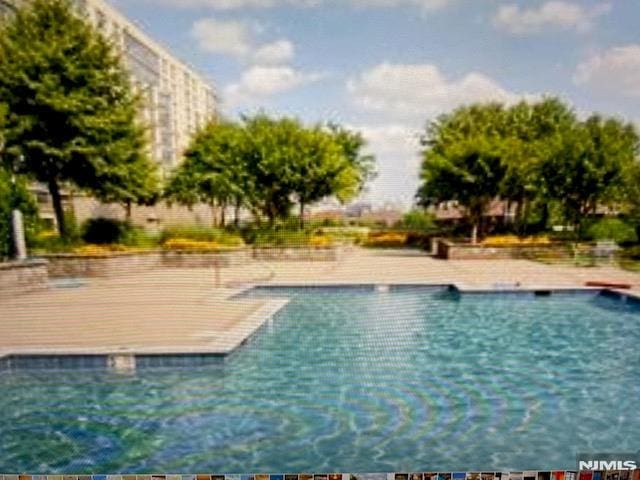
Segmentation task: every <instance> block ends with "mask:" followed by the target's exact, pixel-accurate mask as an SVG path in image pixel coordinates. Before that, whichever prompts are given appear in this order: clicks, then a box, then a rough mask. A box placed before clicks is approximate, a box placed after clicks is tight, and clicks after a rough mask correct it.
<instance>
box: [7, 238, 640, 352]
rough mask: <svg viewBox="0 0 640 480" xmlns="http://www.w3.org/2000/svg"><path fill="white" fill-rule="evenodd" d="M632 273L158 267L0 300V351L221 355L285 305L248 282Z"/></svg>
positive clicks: (473, 266)
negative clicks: (249, 294) (247, 293)
mask: <svg viewBox="0 0 640 480" xmlns="http://www.w3.org/2000/svg"><path fill="white" fill-rule="evenodd" d="M590 280H606V281H617V282H625V283H629V284H631V285H632V286H633V288H632V290H631V291H625V292H624V293H625V294H630V295H633V296H640V274H636V273H632V272H626V271H623V270H620V269H618V268H616V267H612V266H608V267H590V268H578V267H574V266H562V265H543V264H540V263H534V262H529V261H525V260H487V261H484V260H460V261H443V260H436V259H433V258H431V257H429V256H427V255H425V254H422V253H421V252H412V251H368V250H362V249H354V250H352V251H350V252H348V253H347V254H346V255H345V256H344V258H342V259H341V260H340V261H337V262H286V261H282V262H256V263H252V264H249V265H245V266H238V267H232V268H228V269H223V270H222V273H221V281H222V284H221V285H220V286H216V285H215V275H214V273H213V272H212V270H210V269H174V268H166V269H158V270H153V271H149V272H146V273H140V274H135V275H127V276H122V277H114V278H106V279H87V280H86V283H85V284H84V285H80V286H76V287H74V286H73V285H70V286H68V288H50V289H47V290H42V291H38V292H31V293H26V294H23V295H18V296H15V297H13V298H10V299H6V300H0V357H2V356H9V355H123V356H126V355H158V354H207V355H209V354H211V355H225V354H228V353H230V352H232V351H233V350H235V349H236V348H237V347H238V346H239V345H241V344H242V343H243V342H244V341H245V340H246V339H247V338H248V337H249V336H250V335H251V334H252V333H253V332H255V331H256V330H257V329H258V328H260V326H261V325H263V324H264V323H265V322H266V321H267V320H268V319H269V318H272V316H273V315H274V314H275V313H276V312H277V311H278V310H279V309H280V308H282V307H283V306H284V305H285V304H286V299H281V298H273V299H250V298H233V297H235V296H236V295H237V294H239V293H241V292H242V291H243V290H244V289H246V288H248V287H249V286H251V285H256V284H273V285H291V286H293V285H310V284H313V285H340V284H354V283H356V284H382V285H384V284H429V285H456V286H457V287H458V288H459V289H461V290H462V291H485V290H503V289H510V288H513V286H515V285H519V287H515V288H519V289H523V290H535V289H540V290H556V289H576V288H584V285H585V282H587V281H590Z"/></svg>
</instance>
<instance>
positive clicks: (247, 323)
mask: <svg viewBox="0 0 640 480" xmlns="http://www.w3.org/2000/svg"><path fill="white" fill-rule="evenodd" d="M395 287H401V288H412V287H413V288H434V289H437V288H441V289H447V290H450V291H455V292H457V293H460V294H463V295H476V294H534V295H536V294H563V293H565V294H566V293H573V294H577V293H594V294H605V295H609V296H613V297H616V298H619V299H622V300H626V299H633V300H637V301H639V302H640V293H638V292H633V291H630V290H622V289H613V288H606V287H587V286H568V285H526V286H525V285H509V284H505V285H498V284H495V285H493V286H478V285H466V284H462V283H428V282H415V281H413V282H284V283H278V282H256V283H246V284H242V285H238V286H237V287H236V288H235V289H234V292H233V294H231V295H230V296H229V297H228V299H229V300H235V299H238V298H239V297H241V296H243V295H245V294H247V293H248V292H250V291H252V290H255V289H273V290H276V289H287V288H290V289H296V288H308V289H313V288H318V289H322V288H353V289H356V288H367V289H369V288H370V289H372V290H374V291H379V292H386V291H389V290H391V289H393V288H395ZM289 301H290V298H287V297H284V296H282V297H274V298H270V299H265V302H264V304H263V305H262V306H260V307H259V308H258V309H257V310H255V311H254V312H252V313H251V314H249V315H248V316H247V317H246V318H244V319H243V320H242V321H241V322H239V323H238V324H237V325H235V326H234V328H232V329H230V330H228V331H226V332H223V333H222V335H220V334H219V333H218V332H213V331H211V332H203V335H204V336H206V335H207V333H209V334H210V335H211V337H212V339H213V337H214V336H216V337H217V342H216V343H218V345H219V344H220V343H222V344H223V347H222V348H220V347H219V346H218V348H216V349H210V348H207V347H200V346H199V347H186V346H185V347H181V346H176V345H172V346H169V345H167V346H162V347H158V346H156V347H139V348H137V347H136V348H124V349H113V348H112V347H106V348H91V349H88V348H21V349H10V348H8V349H4V350H0V372H2V371H3V368H2V366H3V365H2V363H3V362H7V363H10V362H11V360H12V359H20V358H23V359H28V358H60V359H61V358H103V359H104V360H105V364H111V365H112V366H115V368H116V369H118V363H119V362H120V363H121V364H123V365H124V367H125V369H126V367H127V365H129V363H128V361H127V359H131V358H133V359H134V360H133V362H134V364H135V358H154V357H155V358H161V357H167V358H183V357H199V358H218V359H220V358H222V359H224V358H226V357H229V356H230V355H231V354H233V353H234V352H235V351H236V350H238V349H239V348H240V347H241V346H242V345H244V344H245V343H246V342H248V341H249V339H250V338H251V337H252V336H253V335H254V334H255V333H256V332H257V331H258V330H259V329H260V328H261V327H263V326H264V325H265V324H267V323H268V322H269V321H270V320H272V319H273V317H274V316H275V315H276V314H277V313H278V312H279V311H280V310H282V309H283V308H284V307H286V305H287V304H288V303H289ZM221 337H222V340H221Z"/></svg>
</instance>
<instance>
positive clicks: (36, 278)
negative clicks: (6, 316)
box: [0, 260, 49, 298]
mask: <svg viewBox="0 0 640 480" xmlns="http://www.w3.org/2000/svg"><path fill="white" fill-rule="evenodd" d="M48 284H49V275H48V271H47V262H46V261H44V260H29V261H26V262H8V263H0V298H10V297H12V296H15V295H17V294H20V293H26V292H32V291H34V290H40V289H43V288H47V287H48Z"/></svg>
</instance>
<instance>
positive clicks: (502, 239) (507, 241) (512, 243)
mask: <svg viewBox="0 0 640 480" xmlns="http://www.w3.org/2000/svg"><path fill="white" fill-rule="evenodd" d="M550 243H551V239H550V238H549V237H547V236H544V235H543V236H538V237H518V236H516V235H500V236H492V237H487V238H485V239H484V240H483V241H482V245H484V246H486V247H517V246H519V245H532V246H533V245H549V244H550Z"/></svg>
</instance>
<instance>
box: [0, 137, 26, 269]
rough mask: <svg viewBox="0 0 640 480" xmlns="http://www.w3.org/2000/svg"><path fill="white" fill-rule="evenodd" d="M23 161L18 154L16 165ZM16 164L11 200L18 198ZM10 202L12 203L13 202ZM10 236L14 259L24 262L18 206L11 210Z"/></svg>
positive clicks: (2, 145)
mask: <svg viewBox="0 0 640 480" xmlns="http://www.w3.org/2000/svg"><path fill="white" fill-rule="evenodd" d="M3 151H4V142H3V141H2V140H0V154H2V152H3ZM23 162H24V157H23V156H22V155H20V157H19V158H18V165H19V164H21V163H23ZM18 165H16V164H15V163H12V165H11V189H12V192H11V193H12V196H13V199H12V200H13V202H15V201H16V199H17V198H18V185H17V181H16V173H17V169H18ZM13 202H12V203H13ZM11 238H12V240H13V251H14V256H15V259H16V260H18V261H20V262H24V261H25V260H26V259H27V242H26V240H25V236H24V217H23V216H22V212H21V211H20V210H19V209H18V208H13V209H12V210H11Z"/></svg>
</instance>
